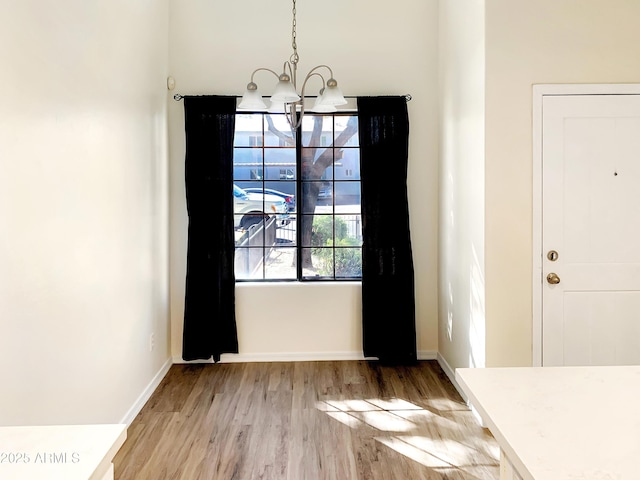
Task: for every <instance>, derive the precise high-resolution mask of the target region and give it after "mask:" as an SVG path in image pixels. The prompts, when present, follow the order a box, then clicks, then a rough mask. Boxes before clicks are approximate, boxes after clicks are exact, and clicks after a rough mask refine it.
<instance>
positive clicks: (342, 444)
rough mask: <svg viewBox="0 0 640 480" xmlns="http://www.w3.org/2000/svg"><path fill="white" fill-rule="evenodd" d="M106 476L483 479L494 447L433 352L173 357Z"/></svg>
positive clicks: (495, 474) (490, 475) (493, 474)
mask: <svg viewBox="0 0 640 480" xmlns="http://www.w3.org/2000/svg"><path fill="white" fill-rule="evenodd" d="M114 464H115V478H116V480H146V479H149V480H162V479H183V480H204V479H206V480H213V479H215V480H232V479H233V480H256V479H262V480H276V479H277V480H325V479H326V480H329V479H331V480H400V479H402V480H422V479H449V480H458V479H459V480H462V479H464V480H485V479H498V478H499V448H498V446H497V443H496V442H495V440H494V439H493V437H492V436H491V435H490V433H488V431H487V430H485V429H483V428H481V427H480V426H479V425H478V423H477V421H476V419H475V418H474V417H473V415H472V413H471V412H470V411H469V409H468V408H467V406H466V405H465V404H464V402H463V401H462V399H461V398H460V396H459V394H458V393H457V391H456V390H455V388H454V387H453V385H452V384H451V382H450V381H449V380H448V378H447V377H446V375H445V374H444V373H443V371H442V370H441V368H440V366H439V365H438V363H437V362H435V361H422V362H418V364H417V365H415V366H411V367H390V366H381V365H379V364H378V363H376V362H367V361H336V362H332V361H326V362H290V363H244V364H243V363H218V364H199V365H195V364H191V365H174V366H172V367H171V369H170V370H169V373H168V374H167V376H166V377H165V378H164V380H163V381H162V383H161V384H160V386H159V387H158V389H157V390H156V392H154V394H153V395H152V397H151V398H150V399H149V401H148V402H147V404H146V405H145V406H144V408H143V409H142V411H141V412H140V414H139V415H138V416H137V417H136V419H135V420H134V421H133V423H132V424H131V426H130V427H129V429H128V439H127V441H126V442H125V444H124V445H123V447H122V448H121V450H120V452H118V454H117V456H116V458H115V460H114Z"/></svg>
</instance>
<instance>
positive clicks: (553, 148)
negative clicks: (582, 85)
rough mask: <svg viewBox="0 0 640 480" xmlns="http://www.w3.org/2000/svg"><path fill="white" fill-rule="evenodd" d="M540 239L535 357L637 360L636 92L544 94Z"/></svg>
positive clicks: (639, 108)
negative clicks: (539, 311) (537, 350)
mask: <svg viewBox="0 0 640 480" xmlns="http://www.w3.org/2000/svg"><path fill="white" fill-rule="evenodd" d="M541 246H542V269H541V271H542V365H544V366H552V365H624V364H640V95H566V96H565V95H560V96H544V97H543V101H542V243H541ZM554 252H555V253H554ZM552 274H555V276H554V275H552ZM555 282H559V283H555Z"/></svg>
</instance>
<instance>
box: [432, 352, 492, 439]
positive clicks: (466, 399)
mask: <svg viewBox="0 0 640 480" xmlns="http://www.w3.org/2000/svg"><path fill="white" fill-rule="evenodd" d="M438 363H439V364H440V367H441V368H442V370H443V371H444V373H445V374H446V375H447V377H449V380H450V381H451V383H452V384H453V386H454V387H455V389H456V390H457V391H458V393H459V394H460V396H461V397H462V399H463V400H464V403H466V404H467V406H468V407H469V409H470V410H471V412H472V413H473V416H474V417H476V420H478V423H479V424H480V426H482V427H483V428H487V426H486V424H485V422H484V420H483V419H482V417H481V416H480V414H479V413H478V411H477V410H476V409H475V407H474V406H473V405H472V404H471V403H470V402H469V397H467V395H466V394H465V393H464V392H463V391H462V389H461V388H460V385H458V382H456V374H455V371H454V370H453V368H451V365H449V364H448V363H447V361H446V360H445V359H444V357H443V356H442V355H440V352H438Z"/></svg>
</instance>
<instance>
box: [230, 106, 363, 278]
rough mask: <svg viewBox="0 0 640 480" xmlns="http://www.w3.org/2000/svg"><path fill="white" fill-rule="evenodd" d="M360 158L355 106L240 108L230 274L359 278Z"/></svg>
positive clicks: (252, 276)
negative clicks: (294, 112) (298, 111)
mask: <svg viewBox="0 0 640 480" xmlns="http://www.w3.org/2000/svg"><path fill="white" fill-rule="evenodd" d="M359 165H360V150H359V145H358V130H357V116H356V115H355V114H343V113H340V114H337V113H336V114H322V115H318V114H305V116H304V119H303V122H302V125H301V127H300V128H299V129H298V131H297V132H293V131H292V129H291V127H290V126H289V124H288V122H287V120H286V118H285V116H284V114H267V113H238V114H237V115H236V131H235V140H234V187H235V188H234V215H235V217H236V218H235V220H236V221H235V225H236V231H235V238H236V258H235V272H236V280H238V281H247V280H251V281H287V280H289V281H296V280H298V281H330V280H357V279H360V278H361V275H362V260H361V259H362V256H361V251H362V225H361V217H360V166H359ZM256 172H260V173H261V177H260V178H257V176H256V174H255V173H256Z"/></svg>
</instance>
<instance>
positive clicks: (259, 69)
mask: <svg viewBox="0 0 640 480" xmlns="http://www.w3.org/2000/svg"><path fill="white" fill-rule="evenodd" d="M260 71H265V72H271V73H273V74H274V75H275V76H276V78H280V75H278V74H277V73H276V72H274V71H273V70H271V69H270V68H264V67H261V68H256V69H255V70H254V71H253V73H251V83H253V77H254V75H255V74H256V73H258V72H260Z"/></svg>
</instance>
